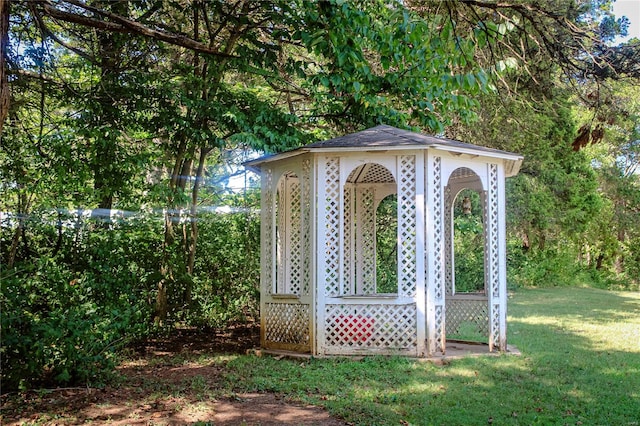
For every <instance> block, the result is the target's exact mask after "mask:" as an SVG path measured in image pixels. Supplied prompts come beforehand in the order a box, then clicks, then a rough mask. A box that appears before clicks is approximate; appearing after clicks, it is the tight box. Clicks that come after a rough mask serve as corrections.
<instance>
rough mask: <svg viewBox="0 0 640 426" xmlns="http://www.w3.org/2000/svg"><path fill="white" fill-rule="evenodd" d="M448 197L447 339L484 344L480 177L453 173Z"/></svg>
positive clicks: (485, 311) (462, 171)
mask: <svg viewBox="0 0 640 426" xmlns="http://www.w3.org/2000/svg"><path fill="white" fill-rule="evenodd" d="M447 194H449V196H448V199H447V206H446V209H447V210H446V211H447V215H448V221H447V222H448V226H449V229H448V232H447V246H448V247H447V257H448V262H447V283H446V286H447V295H446V298H447V300H446V309H447V311H446V324H445V325H446V334H447V339H450V340H451V339H452V340H464V341H475V342H486V340H487V338H488V336H489V303H488V296H487V291H486V288H487V283H486V282H487V279H486V276H487V274H486V264H487V262H486V255H487V254H486V253H487V250H486V232H485V223H484V222H485V206H484V204H485V195H484V191H483V187H482V182H481V180H480V177H479V176H478V175H477V174H476V173H475V172H474V171H473V170H471V169H469V168H466V167H461V168H458V169H456V170H455V171H454V172H453V173H452V174H451V176H450V178H449V182H448V186H447Z"/></svg>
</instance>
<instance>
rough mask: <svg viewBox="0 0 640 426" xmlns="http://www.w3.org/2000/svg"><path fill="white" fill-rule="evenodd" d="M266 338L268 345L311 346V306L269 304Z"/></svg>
mask: <svg viewBox="0 0 640 426" xmlns="http://www.w3.org/2000/svg"><path fill="white" fill-rule="evenodd" d="M263 315H264V317H265V330H264V333H265V334H264V338H265V342H267V344H269V343H278V344H289V345H309V344H310V330H309V318H310V312H309V305H306V304H299V303H267V304H266V305H265V312H264V314H263Z"/></svg>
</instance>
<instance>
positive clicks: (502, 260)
mask: <svg viewBox="0 0 640 426" xmlns="http://www.w3.org/2000/svg"><path fill="white" fill-rule="evenodd" d="M497 172H498V193H497V197H498V281H499V282H498V285H499V298H500V340H499V347H500V351H502V352H506V350H507V231H506V196H505V174H504V165H503V164H500V165H499V166H498V170H497Z"/></svg>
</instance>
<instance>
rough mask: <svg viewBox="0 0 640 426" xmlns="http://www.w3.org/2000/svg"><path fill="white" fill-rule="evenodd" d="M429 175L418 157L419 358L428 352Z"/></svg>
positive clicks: (423, 161)
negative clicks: (427, 203) (426, 183)
mask: <svg viewBox="0 0 640 426" xmlns="http://www.w3.org/2000/svg"><path fill="white" fill-rule="evenodd" d="M427 175H428V173H427V172H426V169H425V157H424V156H423V155H417V156H416V177H415V179H416V199H415V203H416V295H415V299H416V327H417V330H416V334H417V339H418V345H417V348H416V349H417V354H416V356H418V357H423V356H425V354H426V352H427V345H426V337H427V330H426V318H427V316H426V314H427V311H426V309H427V306H426V285H427V281H426V280H427V274H426V265H427V264H426V262H425V261H426V259H425V257H426V256H425V254H426V252H427V244H428V240H427V238H426V229H427V226H426V225H427V210H426V202H427V199H428V197H426V191H427V186H426V185H425V178H426V176H427Z"/></svg>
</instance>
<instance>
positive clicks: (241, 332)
mask: <svg viewBox="0 0 640 426" xmlns="http://www.w3.org/2000/svg"><path fill="white" fill-rule="evenodd" d="M258 343H259V330H258V328H257V327H256V326H251V325H249V326H245V325H243V326H235V327H231V328H229V329H226V330H224V331H215V332H207V333H205V332H200V331H195V330H180V331H177V332H176V333H174V334H173V335H172V336H171V337H170V338H163V339H157V340H152V341H149V342H147V343H146V344H145V345H141V346H140V347H138V348H135V349H136V350H135V352H133V353H132V356H130V357H129V359H128V360H127V361H124V362H123V363H122V364H121V365H120V366H119V367H118V372H119V373H121V377H120V379H119V380H117V381H116V382H115V383H114V384H112V385H109V386H107V387H104V388H101V389H98V388H82V387H77V388H76V387H74V388H64V389H47V390H40V391H37V392H26V393H21V394H15V393H14V394H9V395H4V396H3V398H2V406H1V414H0V424H3V425H23V424H38V425H43V424H45V425H70V424H92V425H100V424H109V425H182V424H193V423H195V424H201V425H207V424H212V425H247V426H249V425H260V426H271V425H294V424H295V425H318V424H321V425H329V426H334V425H335V426H338V425H345V424H346V423H344V422H342V421H340V420H339V419H335V418H332V417H330V416H329V414H328V413H327V412H326V411H325V410H323V409H321V408H319V407H314V406H301V405H299V404H296V403H291V402H290V401H287V399H286V398H284V397H282V396H281V395H277V394H271V393H246V394H233V395H228V394H220V395H216V393H215V391H212V390H215V389H217V388H218V387H219V386H218V380H219V379H220V378H221V374H220V373H221V368H222V367H221V366H220V365H219V364H217V365H208V364H206V363H202V362H196V361H189V360H190V359H195V357H197V356H199V355H207V354H224V353H226V354H234V353H242V354H244V353H245V352H246V351H247V350H250V349H252V348H255V347H257V346H258ZM176 358H177V359H180V360H181V362H176ZM212 395H213V396H212Z"/></svg>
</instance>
